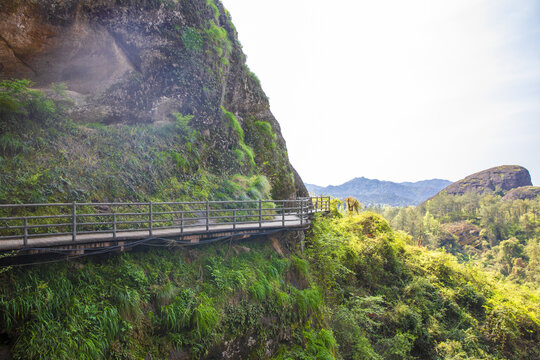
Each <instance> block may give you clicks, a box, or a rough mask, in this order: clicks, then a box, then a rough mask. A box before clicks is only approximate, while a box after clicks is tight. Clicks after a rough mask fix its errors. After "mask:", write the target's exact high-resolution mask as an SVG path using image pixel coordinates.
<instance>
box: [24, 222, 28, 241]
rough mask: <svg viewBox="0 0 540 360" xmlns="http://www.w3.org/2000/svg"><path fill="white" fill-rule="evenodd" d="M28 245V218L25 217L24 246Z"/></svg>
mask: <svg viewBox="0 0 540 360" xmlns="http://www.w3.org/2000/svg"><path fill="white" fill-rule="evenodd" d="M26 245H28V218H27V217H25V218H24V246H26Z"/></svg>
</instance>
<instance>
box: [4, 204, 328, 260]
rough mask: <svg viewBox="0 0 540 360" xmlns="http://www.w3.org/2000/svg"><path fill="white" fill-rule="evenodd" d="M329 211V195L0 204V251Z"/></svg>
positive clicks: (269, 222)
mask: <svg viewBox="0 0 540 360" xmlns="http://www.w3.org/2000/svg"><path fill="white" fill-rule="evenodd" d="M329 210H330V198H329V197H314V198H302V199H297V200H262V201H261V200H259V201H253V200H248V201H199V202H157V203H154V202H148V203H62V204H7V205H4V204H0V214H1V215H2V216H3V217H0V250H15V249H25V250H31V249H36V248H46V247H48V248H51V247H60V246H74V247H76V246H79V245H87V246H88V244H91V245H92V247H102V246H103V247H105V246H110V244H111V243H128V242H133V241H137V240H142V239H151V238H161V239H163V238H165V239H178V240H185V239H187V240H188V241H191V242H199V241H201V242H203V241H204V239H209V238H212V237H218V236H222V235H224V234H254V233H255V234H256V233H258V232H261V233H262V232H265V231H268V230H274V229H298V228H303V227H305V226H307V225H309V222H310V218H311V216H312V215H313V214H314V213H316V212H327V211H329Z"/></svg>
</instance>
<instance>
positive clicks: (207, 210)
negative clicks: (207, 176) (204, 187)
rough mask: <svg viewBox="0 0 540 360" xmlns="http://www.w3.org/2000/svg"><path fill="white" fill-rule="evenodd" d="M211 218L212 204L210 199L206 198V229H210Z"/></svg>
mask: <svg viewBox="0 0 540 360" xmlns="http://www.w3.org/2000/svg"><path fill="white" fill-rule="evenodd" d="M209 220H210V204H209V202H208V200H206V231H208V230H209V229H210V226H209Z"/></svg>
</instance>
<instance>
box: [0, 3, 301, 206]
mask: <svg viewBox="0 0 540 360" xmlns="http://www.w3.org/2000/svg"><path fill="white" fill-rule="evenodd" d="M245 60H246V57H245V55H244V54H243V52H242V48H241V45H240V43H239V41H238V39H237V34H236V30H235V28H234V26H233V24H232V22H231V18H230V15H229V13H228V12H227V10H225V9H224V8H223V6H222V4H221V3H220V2H219V0H191V1H174V0H4V1H2V2H1V3H0V80H2V79H21V78H27V79H30V80H32V81H33V82H34V83H35V87H36V88H38V89H41V90H43V91H44V92H45V93H47V94H52V95H54V89H57V88H58V86H59V85H58V84H61V85H60V86H61V88H65V91H64V92H65V94H66V95H67V96H68V97H69V98H70V99H71V100H72V104H71V106H70V107H69V108H68V111H69V115H70V117H71V118H72V119H73V120H75V121H76V122H78V123H101V124H104V125H109V124H113V125H114V124H141V123H144V124H151V125H156V126H159V125H161V124H166V123H169V122H172V121H174V117H173V116H172V113H174V112H179V113H181V114H184V115H193V119H192V120H191V121H190V125H191V126H193V127H194V128H196V129H197V130H198V131H199V132H200V133H201V134H203V135H204V136H206V140H205V142H206V143H207V144H208V145H209V146H211V147H212V148H213V149H214V154H215V156H213V157H212V164H207V166H208V167H212V168H213V171H214V172H218V173H219V172H227V171H230V170H229V168H230V167H228V164H227V163H228V162H229V161H228V160H227V159H228V158H227V156H225V155H224V154H228V152H230V151H231V150H234V149H235V148H239V147H240V145H242V144H239V141H238V140H239V138H240V136H235V135H234V129H233V128H231V125H230V121H229V120H228V119H227V118H226V116H224V109H226V111H229V112H231V113H233V114H234V115H235V116H236V119H237V121H238V123H239V124H240V126H241V127H243V130H244V132H246V134H245V135H246V136H245V137H246V145H248V146H250V147H252V148H254V149H255V150H257V149H258V150H259V153H255V154H254V160H255V161H256V163H257V167H258V168H259V169H261V171H262V172H263V173H264V174H265V175H266V176H267V177H268V178H269V180H270V182H271V183H272V185H273V189H272V194H273V196H274V197H275V198H291V197H294V196H296V194H295V192H296V190H295V179H296V182H301V179H300V178H299V177H298V176H295V175H294V173H293V169H292V167H291V165H290V163H289V160H288V157H287V153H286V144H285V141H284V139H283V137H282V135H281V131H280V127H279V124H278V123H277V121H276V119H275V118H274V116H273V115H272V113H271V111H270V110H269V102H268V99H267V97H266V95H265V94H264V92H263V90H262V89H261V86H260V84H259V81H258V79H257V78H256V76H255V75H254V74H252V73H251V71H250V70H249V69H248V67H247V66H246V63H245ZM246 121H249V122H250V123H251V124H258V122H265V123H268V124H269V125H270V130H269V133H271V135H272V136H273V138H272V139H273V141H272V142H273V143H275V144H273V145H272V147H271V148H268V149H266V148H265V149H261V146H258V144H256V143H253V141H256V136H250V134H249V133H248V130H249V129H248V128H247V125H246ZM242 137H243V135H242ZM240 140H241V141H240V142H243V141H244V140H243V139H240ZM250 141H252V143H250ZM263 151H264V152H266V153H268V154H262V152H263ZM229 158H230V156H229ZM269 160H271V161H269ZM263 162H264V163H265V164H266V165H264V166H263ZM268 164H270V165H268ZM248 168H249V165H248V164H247V162H246V166H245V168H244V169H243V171H242V172H244V173H246V174H249V172H250V170H249V169H248ZM296 188H298V189H300V190H301V188H302V185H301V184H296Z"/></svg>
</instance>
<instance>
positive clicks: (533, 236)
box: [374, 193, 540, 288]
mask: <svg viewBox="0 0 540 360" xmlns="http://www.w3.org/2000/svg"><path fill="white" fill-rule="evenodd" d="M374 210H376V211H379V212H381V213H382V214H383V216H385V217H386V218H387V219H388V220H389V222H390V224H391V225H392V226H393V227H395V228H397V229H401V230H404V231H407V232H408V233H409V234H410V235H412V236H413V238H414V239H416V240H417V241H418V243H420V244H423V245H427V246H428V247H430V248H432V249H437V248H441V247H444V248H445V249H446V250H448V251H450V252H452V253H453V254H455V255H457V256H458V257H460V259H462V260H463V261H472V262H474V263H475V264H478V265H481V266H483V267H484V268H485V269H487V270H490V271H496V272H498V273H500V274H502V275H504V276H505V277H507V278H508V279H509V280H512V281H516V282H518V283H522V284H529V285H530V286H532V287H533V288H534V287H537V286H538V278H537V277H535V276H534V275H533V274H534V270H531V269H533V268H536V267H537V266H536V264H537V263H538V260H537V259H538V258H539V257H538V255H537V254H536V252H532V253H530V255H529V254H528V253H527V252H526V251H525V249H526V248H527V246H528V244H534V243H535V242H537V241H538V239H540V220H539V217H538V216H537V215H536V214H538V213H539V212H540V198H536V199H528V200H504V201H503V200H502V199H501V198H500V196H494V195H491V194H485V195H478V194H472V193H469V194H465V195H462V196H453V195H448V194H445V193H441V194H438V195H437V196H436V197H434V198H433V199H431V200H429V201H427V202H426V203H425V204H423V205H422V206H419V207H417V208H413V207H408V208H384V209H374ZM533 246H534V245H533ZM531 262H532V263H533V265H531V267H529V264H530V263H531ZM527 269H529V271H527Z"/></svg>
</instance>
